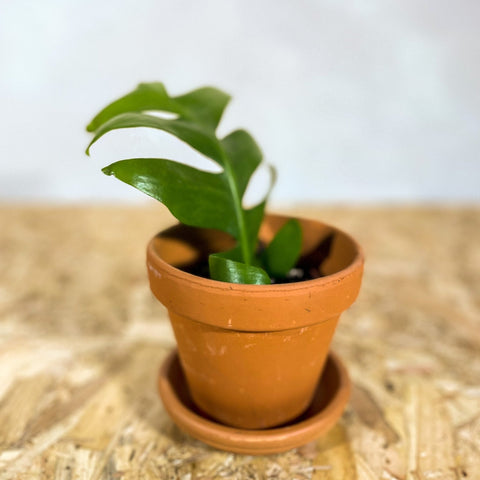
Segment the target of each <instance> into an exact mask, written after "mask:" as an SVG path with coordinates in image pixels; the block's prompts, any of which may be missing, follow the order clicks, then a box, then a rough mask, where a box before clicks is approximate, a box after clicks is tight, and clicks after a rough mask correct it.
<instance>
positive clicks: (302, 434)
mask: <svg viewBox="0 0 480 480" xmlns="http://www.w3.org/2000/svg"><path fill="white" fill-rule="evenodd" d="M350 388H351V384H350V380H349V377H348V374H347V370H346V369H345V367H344V365H343V364H342V362H341V361H340V359H339V358H338V356H336V355H334V354H333V353H330V355H329V356H328V358H327V362H326V364H325V369H324V371H323V374H322V377H321V379H320V381H319V382H318V385H317V388H316V389H315V393H314V396H313V400H312V402H311V403H310V406H309V407H308V409H307V410H306V411H305V412H304V413H303V414H302V415H301V416H300V417H299V418H298V419H296V420H295V421H294V422H291V423H290V424H287V425H283V426H280V427H275V428H267V429H263V430H248V429H239V428H234V427H228V426H225V425H222V424H220V423H218V422H216V421H215V420H213V419H212V418H209V417H208V416H206V415H204V414H203V413H202V412H200V411H199V409H198V408H197V407H196V405H195V404H194V403H193V401H192V399H191V397H190V394H189V392H188V388H187V384H186V381H185V376H184V373H183V370H182V367H181V365H180V362H179V359H178V354H177V351H176V350H174V351H173V352H171V353H170V354H169V355H168V356H167V358H166V360H165V361H164V363H163V365H162V368H161V369H160V374H159V378H158V389H159V392H160V396H161V398H162V401H163V403H164V405H165V409H166V410H167V412H168V413H169V414H170V416H171V417H172V419H173V420H174V421H175V423H176V424H177V425H178V426H179V427H180V428H181V429H182V430H184V431H185V432H187V433H189V434H190V435H191V436H192V437H195V438H197V439H198V440H202V441H203V442H205V443H208V444H209V445H211V446H212V447H216V448H219V449H221V450H227V451H229V452H235V453H241V454H244V455H268V454H271V453H279V452H284V451H286V450H290V449H291V448H295V447H298V446H300V445H303V444H305V443H308V442H310V441H312V440H314V439H315V438H317V437H319V436H321V435H322V434H323V433H325V432H327V431H328V430H329V429H330V428H331V427H333V425H335V423H336V422H337V420H338V419H339V418H340V417H341V415H342V413H343V409H344V408H345V405H346V403H347V401H348V398H349V396H350Z"/></svg>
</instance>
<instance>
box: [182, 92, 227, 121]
mask: <svg viewBox="0 0 480 480" xmlns="http://www.w3.org/2000/svg"><path fill="white" fill-rule="evenodd" d="M230 98H231V97H230V95H228V94H227V93H225V92H222V91H221V90H218V89H216V88H213V87H203V88H199V89H197V90H193V91H192V92H190V93H186V94H185V95H181V96H179V97H175V98H174V101H175V103H176V104H177V105H179V106H180V108H181V109H182V112H183V113H182V116H185V117H186V118H189V119H191V120H194V121H195V122H196V123H198V124H200V125H205V126H208V127H210V128H211V129H213V130H215V129H216V128H217V125H218V123H219V122H220V119H221V118H222V115H223V111H224V110H225V107H226V106H227V105H228V102H229V101H230Z"/></svg>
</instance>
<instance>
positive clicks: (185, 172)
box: [102, 158, 238, 238]
mask: <svg viewBox="0 0 480 480" xmlns="http://www.w3.org/2000/svg"><path fill="white" fill-rule="evenodd" d="M102 171H103V172H104V173H105V174H107V175H114V176H115V177H116V178H118V179H119V180H121V181H122V182H125V183H127V184H129V185H132V186H133V187H135V188H137V189H138V190H140V191H142V192H144V193H146V194H147V195H149V196H151V197H153V198H155V199H157V200H159V201H160V202H162V203H163V204H164V205H166V206H167V207H168V209H169V210H170V211H171V212H172V214H173V215H174V216H175V217H176V218H177V219H178V220H179V221H180V222H182V223H184V224H186V225H191V226H195V227H204V228H216V229H219V230H222V231H224V232H227V233H230V234H231V235H233V236H234V237H235V238H237V237H238V227H237V224H236V222H235V212H234V210H233V206H232V201H231V198H230V192H229V190H228V185H227V183H226V181H225V177H224V176H223V174H218V173H210V172H204V171H201V170H198V169H196V168H193V167H189V166H187V165H183V164H181V163H178V162H174V161H172V160H166V159H160V158H132V159H129V160H120V161H119V162H116V163H113V164H112V165H109V166H108V167H105V168H104V169H103V170H102Z"/></svg>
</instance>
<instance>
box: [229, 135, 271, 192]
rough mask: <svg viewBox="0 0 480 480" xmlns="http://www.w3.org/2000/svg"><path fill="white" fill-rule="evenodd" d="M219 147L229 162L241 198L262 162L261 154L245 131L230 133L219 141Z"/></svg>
mask: <svg viewBox="0 0 480 480" xmlns="http://www.w3.org/2000/svg"><path fill="white" fill-rule="evenodd" d="M221 145H222V147H223V150H224V152H225V154H226V155H227V157H228V159H229V160H230V162H231V165H232V169H233V173H234V175H235V181H236V184H237V189H238V194H239V195H240V197H241V198H243V195H244V194H245V190H246V189H247V186H248V182H249V181H250V178H251V176H252V175H253V172H255V170H256V169H257V167H258V166H259V165H260V163H261V162H262V152H261V151H260V148H258V145H257V144H256V143H255V140H254V139H253V138H252V136H251V135H250V134H249V133H248V132H246V131H245V130H235V131H234V132H232V133H230V134H229V135H227V136H226V137H224V138H223V139H222V140H221Z"/></svg>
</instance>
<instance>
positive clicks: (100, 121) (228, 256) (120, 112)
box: [86, 82, 302, 284]
mask: <svg viewBox="0 0 480 480" xmlns="http://www.w3.org/2000/svg"><path fill="white" fill-rule="evenodd" d="M229 101H230V96H229V95H227V94H226V93H224V92H222V91H221V90H218V89H216V88H212V87H204V88H199V89H197V90H193V91H191V92H188V93H186V94H184V95H180V96H176V97H171V96H170V95H169V94H168V93H167V91H166V89H165V87H164V85H163V84H162V83H158V82H154V83H141V84H140V85H139V86H138V87H137V88H136V89H135V90H133V91H132V92H130V93H129V94H127V95H125V96H123V97H121V98H119V99H118V100H116V101H114V102H113V103H111V104H110V105H108V106H107V107H105V108H104V109H103V110H102V111H100V113H98V115H96V116H95V118H94V119H93V120H92V121H91V122H90V124H89V125H88V126H87V130H88V131H89V132H92V133H93V139H92V141H91V142H90V144H89V146H88V148H87V151H86V153H87V154H89V150H90V147H91V146H92V145H93V144H94V143H95V142H96V141H97V140H99V139H100V138H101V137H103V135H105V134H106V133H108V132H110V131H112V130H118V129H123V128H135V127H150V128H155V129H159V130H163V131H164V132H167V133H169V134H171V135H174V136H175V137H176V138H178V139H179V140H181V141H183V142H185V143H186V144H188V145H189V146H190V147H192V148H193V149H195V150H197V151H198V152H200V153H201V154H203V155H205V156H206V157H208V158H210V159H212V160H213V161H214V162H215V163H217V164H218V165H219V166H220V167H221V169H222V171H221V172H220V173H212V172H206V171H203V170H199V169H197V168H194V167H190V166H187V165H185V164H183V163H180V162H178V161H174V160H170V159H166V158H131V159H128V160H120V161H118V162H115V163H113V164H111V165H109V166H108V167H105V168H103V170H102V171H103V172H104V173H105V174H107V175H113V176H115V177H116V178H118V179H119V180H121V181H122V182H125V183H127V184H129V185H132V186H133V187H135V188H137V189H138V190H140V191H142V192H144V193H146V194H147V195H149V196H151V197H153V198H155V199H157V200H158V201H160V202H162V203H163V204H164V205H166V207H167V208H168V209H169V210H170V211H171V213H172V214H173V215H174V216H175V217H176V218H177V219H178V220H179V221H180V222H181V223H184V224H186V225H190V226H194V227H201V228H214V229H219V230H222V231H223V232H226V233H228V234H230V235H232V236H233V237H234V239H235V240H236V246H235V248H233V249H232V250H230V251H227V252H219V253H215V254H212V255H210V258H209V268H210V277H211V278H212V279H214V280H220V281H224V282H233V283H249V284H270V283H271V282H272V280H271V278H275V279H281V278H285V277H286V276H287V275H288V272H289V271H290V270H291V269H292V268H293V267H294V266H295V264H296V262H297V260H298V258H299V255H300V248H301V241H302V233H301V229H300V225H299V223H298V222H297V221H296V220H289V221H288V222H287V223H286V224H285V225H284V226H283V227H282V228H281V229H280V230H279V232H278V233H277V234H276V236H275V237H274V239H273V240H272V242H271V243H270V245H267V246H266V247H265V248H262V249H260V248H259V242H258V231H259V228H260V225H261V223H262V220H263V217H264V213H265V206H266V202H267V198H268V195H269V193H270V190H271V186H272V184H273V182H274V176H275V175H274V170H273V167H271V166H270V169H271V172H272V175H271V178H272V180H271V185H270V190H269V191H268V193H267V194H266V196H265V198H264V199H263V200H262V201H261V202H260V203H259V204H257V205H256V206H254V207H252V208H244V206H243V203H242V200H243V196H244V194H245V191H246V189H247V186H248V183H249V181H250V178H251V177H252V175H253V173H254V172H255V171H256V169H257V168H258V166H259V165H260V163H261V162H262V152H261V151H260V149H259V147H258V146H257V144H256V143H255V140H254V139H253V138H252V136H251V135H250V134H249V133H248V132H246V131H245V130H242V129H239V130H235V131H233V132H232V133H230V134H228V135H227V136H226V137H224V138H218V137H217V135H216V129H217V126H218V124H219V122H220V119H221V117H222V114H223V111H224V110H225V107H226V106H227V104H228V102H229ZM148 112H163V113H170V114H174V117H173V118H163V117H160V116H158V115H152V114H149V113H148ZM170 117H172V115H170Z"/></svg>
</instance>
